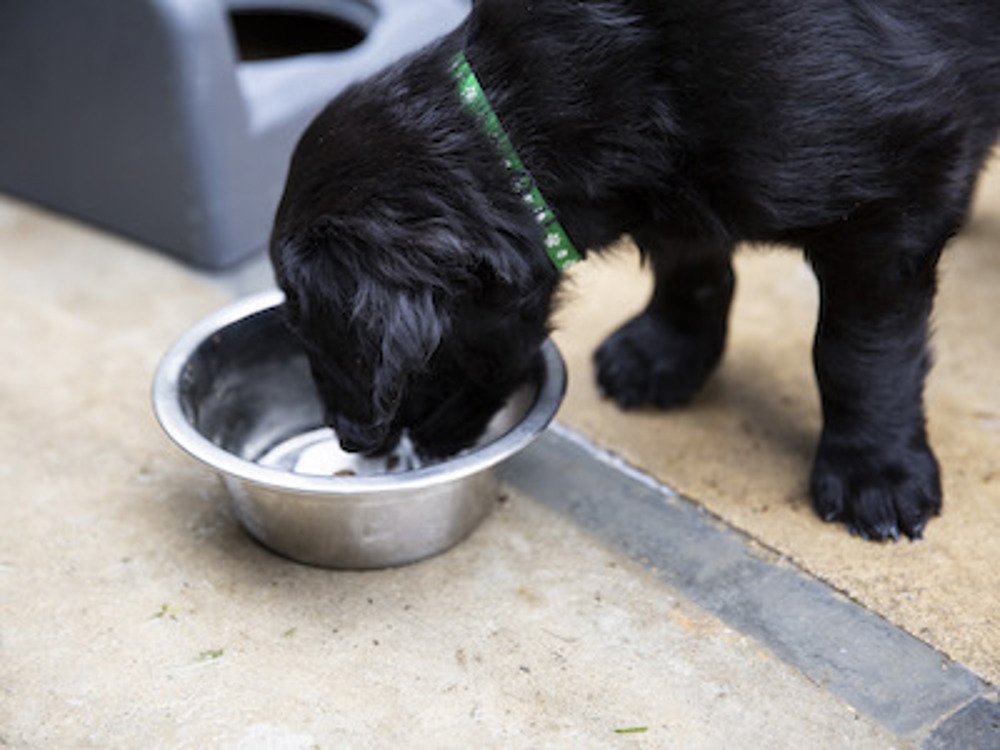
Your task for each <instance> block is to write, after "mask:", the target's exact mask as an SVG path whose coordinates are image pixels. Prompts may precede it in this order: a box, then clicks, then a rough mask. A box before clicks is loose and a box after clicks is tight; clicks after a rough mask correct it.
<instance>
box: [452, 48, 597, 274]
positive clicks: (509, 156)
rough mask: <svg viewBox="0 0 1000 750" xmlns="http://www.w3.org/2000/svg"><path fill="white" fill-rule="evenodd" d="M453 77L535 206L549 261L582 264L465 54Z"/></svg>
mask: <svg viewBox="0 0 1000 750" xmlns="http://www.w3.org/2000/svg"><path fill="white" fill-rule="evenodd" d="M452 74H453V76H454V78H455V82H456V84H457V94H458V97H459V100H460V101H461V102H462V106H463V107H465V109H466V110H467V111H468V112H469V114H471V115H472V116H473V117H474V118H475V119H476V121H477V122H478V123H479V126H480V128H481V129H482V131H483V132H484V133H485V134H486V136H487V138H489V140H490V143H492V144H493V146H494V148H495V149H496V150H497V153H498V155H499V156H500V158H501V160H502V161H503V164H504V167H505V168H506V170H507V172H508V174H510V176H511V186H512V189H513V190H514V191H515V192H516V193H517V194H518V195H520V196H521V197H522V198H523V199H524V202H525V203H526V204H527V205H528V206H530V207H531V210H532V213H533V214H534V216H535V220H536V221H538V223H539V224H540V225H541V226H542V229H543V230H544V235H545V237H544V242H545V251H546V253H547V254H548V256H549V260H551V261H552V265H554V266H555V267H556V269H558V270H559V271H565V270H566V269H568V268H569V267H571V266H573V265H575V264H577V263H579V262H580V260H581V257H580V253H579V252H577V249H576V247H574V245H573V242H572V241H571V240H570V238H569V235H568V234H567V232H566V230H565V229H564V228H563V226H562V224H561V223H560V222H559V219H558V218H557V217H556V214H555V211H553V210H552V208H551V206H549V203H548V201H547V200H545V196H543V195H542V191H541V190H540V189H539V188H538V184H537V183H536V182H535V178H534V177H532V175H531V172H530V170H529V169H528V168H527V167H526V166H525V164H524V162H523V161H521V158H520V157H519V156H518V154H517V149H516V148H515V147H514V144H513V143H512V142H511V140H510V137H509V136H508V135H507V132H506V131H505V130H504V127H503V125H502V124H501V122H500V118H499V117H497V114H496V112H494V111H493V107H492V106H490V101H489V98H488V97H487V96H486V93H485V92H484V91H483V88H482V86H481V85H480V84H479V79H478V78H477V77H476V73H475V71H474V70H473V69H472V65H471V64H470V63H469V61H468V59H467V58H466V56H465V52H459V53H458V54H456V55H455V57H454V59H453V60H452Z"/></svg>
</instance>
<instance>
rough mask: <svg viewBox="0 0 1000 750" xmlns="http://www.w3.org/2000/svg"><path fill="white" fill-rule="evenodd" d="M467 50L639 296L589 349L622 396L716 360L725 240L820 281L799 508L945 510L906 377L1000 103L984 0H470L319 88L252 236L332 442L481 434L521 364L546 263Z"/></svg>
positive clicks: (912, 516) (678, 387)
mask: <svg viewBox="0 0 1000 750" xmlns="http://www.w3.org/2000/svg"><path fill="white" fill-rule="evenodd" d="M460 49H465V50H466V52H467V55H468V58H469V59H470V61H471V62H472V65H473V66H474V68H475V69H476V71H477V73H478V75H479V78H480V79H481V81H482V83H483V86H484V88H485V89H486V92H487V95H488V96H489V98H490V100H491V101H492V103H493V105H494V108H495V109H496V111H497V112H498V114H499V117H500V119H501V121H502V122H503V123H504V125H505V127H506V129H507V131H508V132H509V134H510V136H511V139H512V141H513V142H514V144H515V145H516V147H517V149H518V151H519V153H520V155H521V157H522V159H523V161H524V162H525V163H526V164H527V165H528V167H529V169H530V170H531V171H532V173H533V174H534V177H535V178H536V180H537V182H538V184H539V186H540V188H541V190H542V192H543V193H544V194H545V196H546V197H547V198H548V200H549V202H550V203H551V204H552V206H553V207H554V209H555V211H556V213H557V215H558V217H559V218H560V220H561V221H562V223H563V224H564V226H565V227H566V228H567V230H568V232H569V234H570V235H571V237H572V239H573V240H574V242H575V244H576V245H577V246H578V247H580V248H590V249H593V250H597V249H600V248H603V247H605V246H607V245H609V244H610V243H612V242H613V241H615V240H617V239H618V238H619V237H620V236H621V235H623V234H625V233H629V234H631V235H632V237H633V238H634V239H635V241H636V242H637V244H638V245H639V247H640V249H641V250H642V252H643V253H644V255H645V256H646V257H647V258H648V259H649V262H650V264H651V266H652V269H653V271H654V273H655V278H656V288H655V292H654V294H653V297H652V299H651V300H650V302H649V305H648V307H647V308H646V310H645V312H643V313H642V314H641V315H639V316H638V317H636V318H635V319H633V320H632V321H630V322H628V323H627V324H625V325H624V326H623V327H622V328H621V329H620V330H619V331H617V332H616V333H614V334H613V335H612V336H611V337H610V338H609V339H608V340H607V341H606V342H605V343H604V344H603V345H602V346H601V348H600V349H599V350H598V352H597V354H596V364H597V372H598V374H597V377H598V381H599V383H600V385H601V388H602V389H603V390H604V391H605V392H606V393H607V394H609V395H610V396H612V397H613V398H615V399H616V400H617V401H618V402H619V403H620V404H621V405H622V406H623V407H637V406H641V405H647V404H652V405H656V406H661V407H670V406H675V405H678V404H682V403H684V402H686V401H688V400H690V399H691V398H692V397H693V396H694V395H695V394H696V393H697V391H698V389H699V388H700V387H701V386H702V384H703V383H704V381H705V379H706V378H707V377H708V376H709V374H710V373H711V372H712V370H713V368H714V367H715V366H716V365H717V363H718V361H719V358H720V357H721V355H722V351H723V348H724V344H725V338H726V325H727V315H728V311H729V305H730V301H731V298H732V294H733V286H734V279H733V273H732V270H731V265H730V257H731V254H732V252H733V249H734V247H735V246H736V244H737V243H738V242H742V241H750V242H754V241H764V242H779V243H788V244H793V245H796V246H800V247H802V248H804V250H805V254H806V257H807V258H808V260H809V261H810V263H811V264H812V267H813V269H814V270H815V272H816V274H817V277H818V279H819V282H820V289H821V297H822V303H821V311H820V319H819V326H818V330H817V333H816V341H815V347H814V352H813V354H814V359H815V366H816V374H817V379H818V382H819V387H820V390H821V394H822V406H823V416H824V427H823V432H822V436H821V438H820V441H819V446H818V449H817V454H816V459H815V465H814V468H813V472H812V481H811V488H812V495H813V499H814V502H815V507H816V509H817V511H818V512H819V514H820V515H821V516H822V517H823V518H825V519H827V520H841V521H843V522H844V523H846V524H847V526H848V527H849V528H850V529H851V530H853V531H854V532H856V533H859V534H861V535H862V536H865V537H868V538H873V539H885V538H890V537H891V538H896V537H898V535H899V533H900V532H902V533H903V534H906V535H908V536H910V537H914V538H915V537H919V536H920V535H921V532H922V530H923V528H924V524H925V522H926V520H927V518H928V517H929V516H931V515H933V514H935V513H937V512H938V511H939V508H940V504H941V482H940V478H939V471H938V464H937V461H936V460H935V457H934V455H933V453H932V452H931V450H930V448H929V447H928V443H927V436H926V430H925V419H924V412H923V405H922V400H923V393H922V392H923V384H924V378H925V375H926V373H927V370H928V367H929V355H928V346H927V338H928V325H929V323H928V321H929V316H930V313H931V307H932V301H933V296H934V291H935V282H936V271H935V267H936V263H937V260H938V257H939V255H940V253H941V251H942V248H943V247H944V245H945V244H946V242H947V241H948V239H949V238H950V237H951V236H952V235H953V234H954V233H955V232H956V231H957V230H958V228H959V227H960V225H961V223H962V221H963V219H964V216H965V214H966V212H967V208H968V205H969V202H970V195H971V193H972V192H973V189H974V184H975V180H976V177H977V173H978V171H979V170H980V167H981V166H982V164H983V162H984V160H985V159H986V158H987V156H988V154H989V151H990V149H991V146H992V144H993V142H994V140H995V138H996V136H997V133H998V127H1000V2H997V0H951V2H948V3H944V4H941V3H931V2H927V1H925V0H479V2H477V3H476V4H475V6H474V9H473V12H472V15H471V17H470V18H469V19H468V21H467V22H466V23H465V24H463V25H462V26H461V27H460V28H459V29H457V30H456V31H455V32H454V33H452V34H450V35H448V36H447V37H445V38H444V39H443V40H441V41H439V42H437V43H435V44H434V45H432V46H430V47H429V48H427V49H426V50H424V51H422V52H421V53H419V54H418V55H416V56H414V57H412V58H410V59H408V60H405V61H403V62H402V63H400V64H397V65H395V66H393V67H391V68H389V69H388V70H386V71H385V72H383V73H381V74H379V75H377V76H376V77H374V78H373V79H371V80H368V81H366V82H364V83H363V84H360V85H357V86H354V87H352V88H350V89H349V90H347V91H345V92H344V93H343V94H342V95H341V96H339V97H338V98H337V99H335V100H334V101H333V102H332V103H331V105H330V106H329V107H328V108H327V109H326V110H325V111H324V112H323V113H322V114H321V115H320V116H319V117H318V118H317V119H316V120H315V121H314V122H313V123H312V125H311V126H310V127H309V128H308V130H307V132H306V133H305V134H304V136H303V137H302V139H301V142H300V143H299V145H298V148H297V150H296V152H295V155H294V157H293V160H292V164H291V170H290V174H289V179H288V184H287V187H286V191H285V195H284V198H283V200H282V202H281V206H280V208H279V211H278V215H277V219H276V223H275V228H274V234H273V238H272V259H273V263H274V266H275V271H276V276H277V278H278V281H279V283H280V285H281V287H282V288H283V289H284V290H285V292H286V294H287V312H288V319H289V322H290V324H291V326H292V328H293V329H294V330H295V331H296V332H297V334H298V335H299V337H300V338H301V340H302V341H303V343H304V345H305V346H306V348H307V351H308V353H309V355H310V361H311V363H312V366H313V371H314V374H315V377H316V381H317V383H318V385H319V388H320V391H321V393H322V395H323V397H324V400H325V402H326V404H327V407H328V420H329V422H330V424H331V425H333V426H334V427H335V428H336V429H337V431H338V434H339V435H340V437H341V440H342V442H343V444H344V445H345V447H347V448H348V449H352V450H361V451H366V452H377V451H380V450H383V449H385V448H386V447H387V446H389V445H391V444H392V443H393V442H394V441H395V440H396V439H397V436H398V435H399V433H400V430H401V429H403V428H409V430H410V431H411V434H412V436H413V439H414V441H415V443H416V444H417V446H418V448H419V449H420V450H421V451H422V452H423V453H425V454H431V455H435V454H438V455H440V454H447V453H450V452H453V451H455V450H457V449H459V448H461V447H463V446H465V445H467V444H469V443H470V442H471V441H473V440H474V439H475V437H476V436H477V434H478V433H479V432H480V431H481V429H482V428H483V426H484V425H485V423H486V421H487V419H488V418H489V416H490V415H491V414H492V413H493V412H494V410H495V409H496V408H497V407H498V406H499V405H500V404H501V403H502V402H503V400H504V399H505V397H506V396H507V395H508V394H509V393H510V392H511V391H512V389H513V388H514V387H515V386H516V385H517V384H519V383H520V382H521V381H522V380H523V379H524V377H525V376H526V373H527V372H529V370H530V368H531V367H532V365H533V362H534V361H535V359H536V357H537V352H538V348H539V345H540V343H541V342H542V340H543V339H544V337H545V336H546V335H547V333H548V327H547V326H548V324H547V321H548V319H549V316H550V313H551V310H552V307H553V299H554V296H555V293H556V291H557V287H558V284H559V274H558V273H557V271H556V270H555V269H554V268H553V267H552V266H551V264H550V263H549V261H548V259H547V258H546V255H545V253H544V252H543V249H542V246H541V234H540V228H539V226H538V225H537V224H536V222H535V220H534V218H533V216H532V214H531V212H530V210H529V209H528V208H527V206H525V205H524V204H523V203H522V201H521V200H520V199H519V198H518V196H517V195H516V194H515V193H514V192H513V191H512V190H511V187H510V180H509V178H508V176H507V175H506V173H505V171H504V169H503V168H502V166H501V164H500V159H499V157H498V155H497V153H496V152H495V151H494V149H493V147H492V145H491V144H490V143H489V141H488V140H487V139H486V137H485V136H484V135H483V134H482V132H481V130H480V128H479V126H478V125H477V123H476V122H475V121H474V120H473V119H472V118H471V117H470V116H469V115H468V114H467V113H466V112H465V111H463V109H462V107H461V105H460V103H459V101H458V98H457V96H456V93H455V84H454V81H453V80H452V78H451V75H450V72H449V66H450V61H451V59H452V57H453V55H454V54H455V53H456V52H457V51H458V50H460Z"/></svg>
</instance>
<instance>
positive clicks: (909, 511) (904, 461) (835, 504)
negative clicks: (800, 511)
mask: <svg viewBox="0 0 1000 750" xmlns="http://www.w3.org/2000/svg"><path fill="white" fill-rule="evenodd" d="M811 490H812V497H813V503H814V505H815V508H816V512H817V513H819V515H820V516H821V517H822V518H823V519H824V520H826V521H842V522H843V523H844V524H846V526H847V528H848V529H849V530H850V531H851V533H853V534H857V535H859V536H861V537H862V538H864V539H870V540H877V541H878V540H886V539H893V540H898V539H899V536H900V534H905V535H906V536H908V537H909V538H910V539H919V538H920V537H921V536H922V534H923V530H924V526H925V525H926V524H927V521H928V519H929V518H930V517H931V516H934V515H937V514H938V513H939V512H940V511H941V475H940V471H939V469H938V463H937V459H935V458H934V454H933V453H932V452H931V450H930V448H928V447H927V446H926V444H924V443H923V441H918V442H917V443H916V444H915V445H911V446H906V447H899V446H895V447H891V448H878V449H870V448H860V447H856V446H844V445H837V444H835V443H833V442H832V441H827V440H824V441H821V444H820V449H819V452H818V453H817V456H816V462H815V464H814V465H813V470H812V479H811Z"/></svg>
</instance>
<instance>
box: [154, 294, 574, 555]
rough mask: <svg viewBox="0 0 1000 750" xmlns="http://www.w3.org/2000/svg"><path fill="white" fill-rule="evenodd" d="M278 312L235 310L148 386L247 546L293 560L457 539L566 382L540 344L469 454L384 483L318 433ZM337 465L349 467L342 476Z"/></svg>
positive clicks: (221, 314) (200, 334)
mask: <svg viewBox="0 0 1000 750" xmlns="http://www.w3.org/2000/svg"><path fill="white" fill-rule="evenodd" d="M281 302H282V297H281V294H280V293H279V292H269V293H266V294H263V295H259V296H256V297H250V298H247V299H244V300H242V301H240V302H237V303H235V304H233V305H230V306H229V307H226V308H224V309H222V310H220V311H218V312H217V313H215V314H213V315H210V316H209V317H207V318H205V319H204V320H202V321H201V322H200V323H198V324H197V325H195V326H194V327H193V328H192V329H191V330H190V331H188V332H187V333H186V334H185V335H184V336H183V337H181V339H180V340H179V341H178V342H177V343H176V344H174V346H173V347H172V348H171V349H170V350H169V351H168V352H167V354H166V355H165V356H164V358H163V361H162V362H161V363H160V366H159V368H158V370H157V372H156V377H155V381H154V385H153V404H154V408H155V410H156V414H157V417H158V419H159V421H160V424H161V425H162V426H163V429H164V430H165V431H166V433H167V434H168V435H169V436H170V437H171V438H172V439H173V440H174V441H175V442H176V443H177V444H178V445H179V446H180V447H181V448H183V449H184V450H185V451H187V452H188V453H189V454H191V455H192V456H193V457H194V458H196V459H198V460H199V461H202V462H204V463H205V464H207V465H208V466H211V467H212V468H214V469H216V470H217V471H218V472H219V474H220V475H221V476H222V478H223V481H224V482H225V484H226V486H227V488H228V490H229V493H230V495H231V496H232V499H233V505H234V508H235V512H236V515H237V517H238V518H239V519H240V522H241V523H242V524H243V525H244V526H245V527H246V529H247V530H248V531H249V532H250V534H252V535H253V536H254V537H256V538H257V539H258V540H259V541H261V542H262V543H263V544H265V545H266V546H268V547H270V548H271V549H273V550H275V551H276V552H279V553H281V554H283V555H286V556H288V557H290V558H293V559H295V560H299V561H302V562H306V563H311V564H314V565H321V566H326V567H335V568H380V567H387V566H393V565H402V564H405V563H410V562H414V561H416V560H420V559H422V558H425V557H428V556H430V555H433V554H436V553H438V552H441V551H443V550H445V549H448V548H449V547H451V546H453V545H454V544H456V543H457V542H459V541H460V540H462V539H463V538H464V537H466V536H467V535H468V534H469V533H470V532H471V531H472V530H473V529H474V528H475V527H476V526H477V525H478V524H479V523H480V521H482V520H483V518H484V517H485V516H486V514H487V513H488V512H489V510H490V508H491V507H492V506H493V504H494V501H495V500H496V498H497V496H498V492H499V488H498V483H497V479H496V476H495V474H494V472H493V467H494V466H496V464H498V463H500V462H501V461H503V460H505V459H507V458H509V457H511V456H512V455H514V454H515V453H517V452H518V451H520V450H522V449H523V448H525V447H526V446H527V445H528V444H529V443H531V442H532V441H533V440H534V439H535V438H536V437H538V435H540V434H541V432H542V431H543V430H544V429H545V427H546V426H547V425H548V423H549V422H550V421H551V419H552V417H553V416H554V415H555V413H556V410H557V409H558V408H559V404H560V403H561V401H562V397H563V394H564V390H565V384H566V371H565V367H564V365H563V361H562V357H561V356H560V355H559V352H558V350H557V349H556V347H555V345H554V344H552V343H551V342H550V341H547V342H545V345H544V346H543V348H542V358H541V363H540V365H539V367H538V368H537V370H536V372H535V373H534V376H533V378H532V380H531V382H530V383H529V384H528V385H526V386H524V387H523V388H522V389H521V390H519V391H518V392H517V393H515V394H514V395H513V396H512V397H511V398H510V399H509V401H508V403H507V404H506V406H505V407H504V408H503V409H501V410H500V412H498V413H497V415H496V416H495V417H494V419H493V421H492V422H491V423H490V426H489V428H488V429H487V432H486V434H485V435H484V437H483V438H482V439H481V440H480V441H479V443H477V445H476V446H474V447H473V448H471V449H469V450H467V451H463V452H462V453H460V454H459V455H457V456H455V457H452V458H449V459H447V460H444V461H441V462H439V463H435V464H432V465H428V466H422V467H420V468H406V467H405V464H404V465H403V466H401V467H398V468H400V469H401V470H396V471H394V472H389V471H388V469H389V466H388V464H387V465H386V467H385V468H386V471H385V472H382V473H374V474H368V475H364V472H366V471H371V470H372V469H373V466H372V464H371V463H370V462H368V463H364V462H359V461H358V459H356V458H355V457H352V456H350V455H349V454H343V453H341V452H339V449H338V448H336V442H335V439H334V436H333V434H332V432H330V431H328V430H327V429H326V428H325V427H324V425H323V421H322V414H323V410H322V407H321V404H320V401H319V397H318V395H317V393H316V391H315V389H314V387H313V383H312V379H311V377H310V374H309V367H308V363H307V360H306V356H305V354H304V353H303V351H302V350H301V349H300V348H299V346H298V344H297V343H296V341H295V340H294V338H293V337H292V336H291V335H290V334H289V332H288V331H287V330H286V328H285V325H284V322H283V320H282V315H281V310H280V305H281ZM317 456H319V459H320V460H317ZM338 462H339V463H338ZM393 462H394V463H395V462H396V461H395V460H394V461H393ZM309 464H312V465H309ZM316 464H321V465H322V466H317V465H316ZM341 465H344V466H347V468H346V469H343V468H341V469H339V471H338V468H337V467H338V466H341ZM374 468H375V469H376V470H378V469H380V468H381V467H379V466H377V465H376V466H375V467H374ZM306 472H312V473H306ZM321 472H322V473H324V474H325V475H321ZM335 473H340V474H345V473H350V474H353V475H350V476H343V475H340V476H338V475H334V474H335Z"/></svg>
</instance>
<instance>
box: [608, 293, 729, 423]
mask: <svg viewBox="0 0 1000 750" xmlns="http://www.w3.org/2000/svg"><path fill="white" fill-rule="evenodd" d="M724 342H725V330H724V329H723V330H722V331H719V332H715V331H712V332H709V331H698V332H692V333H681V332H679V331H677V329H676V328H675V327H674V326H672V325H671V324H670V322H669V321H666V320H664V319H663V318H661V317H659V316H657V315H655V314H652V313H650V312H645V313H642V314H641V315H638V316H636V317H635V318H633V319H632V320H630V321H629V322H628V323H626V324H625V325H623V326H622V327H621V328H619V329H618V330H617V331H615V332H614V333H613V334H611V335H610V336H609V337H608V338H607V340H605V342H604V343H603V344H602V345H601V346H600V348H598V350H597V352H596V353H595V354H594V362H595V364H596V365H597V382H598V385H599V386H600V388H601V390H602V391H603V393H604V394H605V395H606V396H609V397H611V398H613V399H615V401H617V402H618V405H619V406H621V407H622V408H623V409H630V408H634V407H638V406H656V407H660V408H667V407H672V406H680V405H682V404H686V403H687V402H689V401H690V400H691V399H692V398H694V396H695V394H697V393H698V391H699V390H700V389H701V387H702V385H703V384H704V383H705V380H706V379H707V378H708V376H709V374H711V372H712V369H713V368H714V367H715V365H716V364H718V361H719V357H720V356H721V355H722V348H723V345H724Z"/></svg>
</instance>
